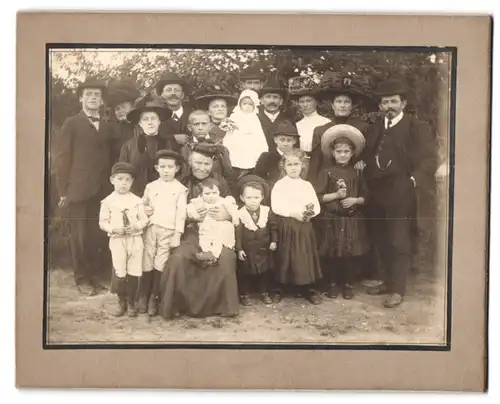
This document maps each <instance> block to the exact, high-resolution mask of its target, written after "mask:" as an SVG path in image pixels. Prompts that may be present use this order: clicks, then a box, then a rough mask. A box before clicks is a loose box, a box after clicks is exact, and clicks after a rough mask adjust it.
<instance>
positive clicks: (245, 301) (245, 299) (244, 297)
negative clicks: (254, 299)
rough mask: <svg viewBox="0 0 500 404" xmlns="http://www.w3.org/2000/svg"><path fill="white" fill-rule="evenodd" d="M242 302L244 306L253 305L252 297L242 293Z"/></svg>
mask: <svg viewBox="0 0 500 404" xmlns="http://www.w3.org/2000/svg"><path fill="white" fill-rule="evenodd" d="M240 303H241V305H242V306H251V305H252V303H251V302H250V298H249V297H248V295H241V296H240Z"/></svg>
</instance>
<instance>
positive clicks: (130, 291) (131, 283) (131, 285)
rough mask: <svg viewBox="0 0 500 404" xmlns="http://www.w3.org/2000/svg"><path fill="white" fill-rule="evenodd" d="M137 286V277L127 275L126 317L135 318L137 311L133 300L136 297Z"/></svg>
mask: <svg viewBox="0 0 500 404" xmlns="http://www.w3.org/2000/svg"><path fill="white" fill-rule="evenodd" d="M138 285H139V277H138V276H132V275H127V297H128V316H129V317H137V309H136V308H135V300H136V297H137V286H138Z"/></svg>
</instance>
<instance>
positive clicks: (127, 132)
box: [110, 121, 135, 164]
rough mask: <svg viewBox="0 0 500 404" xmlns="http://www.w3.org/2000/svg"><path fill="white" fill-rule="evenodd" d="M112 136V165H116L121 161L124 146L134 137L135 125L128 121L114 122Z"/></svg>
mask: <svg viewBox="0 0 500 404" xmlns="http://www.w3.org/2000/svg"><path fill="white" fill-rule="evenodd" d="M112 128H113V130H112V134H111V145H110V148H111V150H110V151H111V164H114V163H116V162H117V161H119V159H120V153H121V150H122V146H123V145H124V144H125V143H126V142H127V141H128V140H130V139H132V138H133V137H134V132H135V125H134V124H133V123H130V122H128V121H125V122H124V121H121V122H116V121H115V122H112Z"/></svg>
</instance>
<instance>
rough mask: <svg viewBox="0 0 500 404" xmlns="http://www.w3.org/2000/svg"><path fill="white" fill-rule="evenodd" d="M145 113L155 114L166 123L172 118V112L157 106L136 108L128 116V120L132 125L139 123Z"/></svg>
mask: <svg viewBox="0 0 500 404" xmlns="http://www.w3.org/2000/svg"><path fill="white" fill-rule="evenodd" d="M144 112H155V113H156V114H157V115H158V118H160V121H166V120H167V119H169V118H170V117H171V116H172V111H171V110H169V109H168V108H165V107H160V106H156V105H145V106H142V107H138V108H134V109H133V110H132V111H130V112H129V113H128V114H127V120H128V121H129V122H132V123H138V122H139V120H140V118H141V114H142V113H144Z"/></svg>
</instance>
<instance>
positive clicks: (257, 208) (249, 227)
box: [236, 175, 278, 306]
mask: <svg viewBox="0 0 500 404" xmlns="http://www.w3.org/2000/svg"><path fill="white" fill-rule="evenodd" d="M239 189H240V194H241V196H240V199H241V201H242V202H243V203H244V206H243V207H242V208H241V209H240V210H239V221H240V224H239V225H238V226H237V227H236V251H237V252H238V258H239V262H238V264H239V265H238V282H239V292H240V302H241V304H242V305H244V306H249V305H250V301H249V298H248V294H249V289H250V288H249V284H250V279H251V278H254V280H255V281H256V282H255V283H256V284H257V289H258V291H259V293H260V296H261V299H262V301H263V302H264V303H265V304H270V303H272V300H271V298H270V297H269V294H268V292H269V288H270V287H271V283H270V281H271V280H270V278H269V274H270V273H271V269H272V252H273V251H276V248H277V240H278V225H277V222H276V217H275V215H274V213H273V212H272V211H271V209H270V208H269V206H264V205H261V203H262V201H263V200H264V197H266V196H268V195H269V186H268V185H267V183H266V181H265V180H264V179H262V178H260V177H258V176H256V175H246V176H244V177H242V178H241V179H240V181H239Z"/></svg>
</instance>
